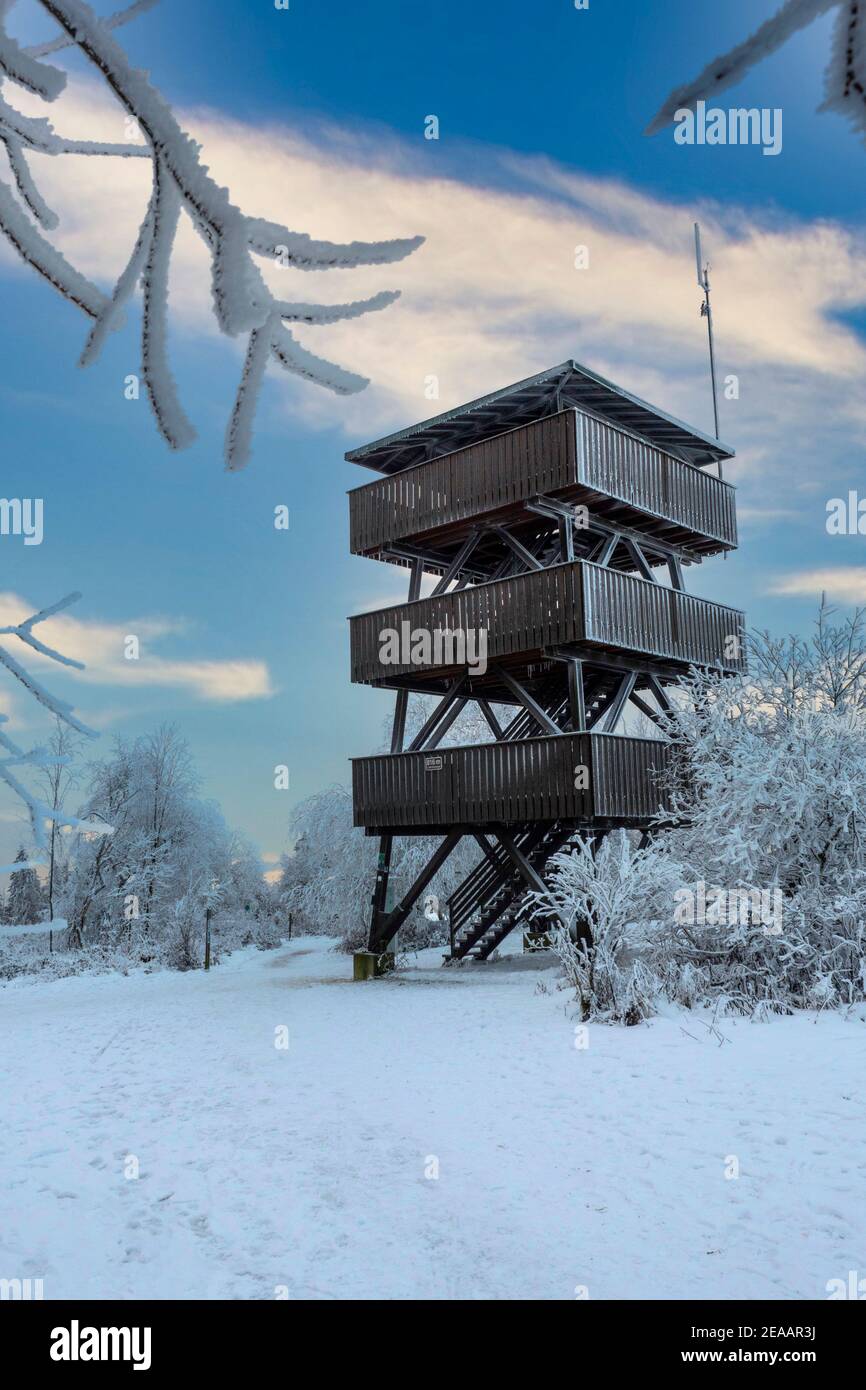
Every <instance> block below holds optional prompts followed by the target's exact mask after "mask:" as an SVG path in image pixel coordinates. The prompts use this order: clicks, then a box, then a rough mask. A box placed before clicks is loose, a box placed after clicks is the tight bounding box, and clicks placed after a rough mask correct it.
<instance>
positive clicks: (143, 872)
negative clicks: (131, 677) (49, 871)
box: [64, 725, 278, 969]
mask: <svg viewBox="0 0 866 1390" xmlns="http://www.w3.org/2000/svg"><path fill="white" fill-rule="evenodd" d="M84 807H85V812H86V814H87V815H88V816H89V817H91V818H92V820H93V821H94V822H96V823H99V822H100V821H101V820H103V819H104V820H106V821H109V822H110V823H111V824H112V825H113V826H114V833H113V834H112V835H111V836H110V837H109V838H102V839H98V838H95V837H90V836H83V837H81V838H80V839H79V841H78V843H77V845H76V847H75V849H74V853H73V854H72V856H71V864H70V874H69V880H68V884H67V886H66V889H65V895H64V906H65V913H66V917H67V920H68V921H69V925H70V941H71V944H72V945H75V946H85V945H92V946H101V947H104V948H105V949H107V950H121V951H123V952H125V954H126V956H127V957H129V956H132V957H136V956H137V957H138V958H139V959H145V960H148V961H150V960H154V959H159V960H163V961H164V962H165V963H167V964H169V965H172V966H175V967H179V968H182V969H190V968H193V967H194V966H195V967H197V966H200V965H201V964H202V960H203V939H204V927H205V913H206V911H207V909H208V907H209V906H210V907H211V909H212V910H214V911H215V913H216V918H217V920H216V921H215V936H216V939H218V940H221V941H222V942H224V944H225V945H226V946H233V945H236V944H241V943H242V942H243V941H245V940H246V941H254V942H257V943H258V944H270V943H272V942H274V941H275V940H276V939H277V938H278V932H277V930H276V925H275V923H274V920H273V918H274V903H273V900H272V896H271V893H270V890H269V888H268V885H267V884H266V883H265V881H264V877H263V873H262V865H261V862H260V860H259V856H258V854H257V853H256V851H255V849H254V848H253V846H252V845H251V844H250V843H249V842H248V841H247V840H246V839H245V838H244V837H243V836H240V835H237V834H235V833H233V832H232V831H231V830H230V829H229V827H228V826H227V825H226V823H225V820H224V818H223V816H222V813H221V812H220V810H219V808H218V807H217V806H215V805H214V804H213V803H212V802H210V801H203V800H201V798H200V797H199V796H198V777H197V774H196V770H195V767H194V765H193V762H192V758H191V755H190V751H189V747H188V745H187V743H186V741H185V740H184V739H183V737H182V736H181V735H180V733H179V732H178V730H177V729H176V728H174V727H173V726H171V725H163V726H162V727H161V728H159V729H157V730H156V731H155V732H154V733H152V734H147V735H143V736H142V737H140V738H137V739H133V740H129V739H117V740H116V741H115V744H114V747H113V749H112V751H111V753H110V754H109V756H108V757H107V758H105V759H104V760H103V761H101V762H97V763H94V764H93V765H92V767H91V769H90V779H89V785H88V786H87V789H86V800H85V803H84Z"/></svg>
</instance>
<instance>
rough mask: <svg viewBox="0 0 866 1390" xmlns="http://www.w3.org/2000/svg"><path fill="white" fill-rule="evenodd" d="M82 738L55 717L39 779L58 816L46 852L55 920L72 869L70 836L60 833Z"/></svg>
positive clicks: (51, 917)
mask: <svg viewBox="0 0 866 1390" xmlns="http://www.w3.org/2000/svg"><path fill="white" fill-rule="evenodd" d="M81 742H82V740H81V736H80V735H79V734H78V733H76V731H75V730H74V729H71V728H70V727H69V725H68V724H64V722H63V720H62V719H55V721H54V729H53V730H52V733H51V737H50V739H49V740H48V745H47V747H48V752H49V754H50V755H51V762H50V763H49V764H48V766H47V767H44V768H42V769H41V771H40V774H39V782H40V785H41V786H42V788H43V790H44V792H45V799H46V803H47V804H48V805H49V806H50V807H51V810H52V811H53V812H54V819H52V821H51V825H50V827H49V830H48V846H47V852H46V853H47V860H48V872H47V875H46V879H45V896H46V901H47V904H48V920H49V921H53V920H54V897H55V890H58V891H60V892H62V890H63V887H64V884H65V882H66V876H67V873H68V864H67V857H66V854H65V850H66V849H67V847H68V846H67V844H66V837H64V836H63V835H62V834H61V833H60V827H59V824H58V819H59V814H60V811H61V809H62V807H63V806H64V804H65V802H66V800H67V797H68V796H69V793H70V792H71V791H72V789H73V788H74V787H75V786H77V784H78V778H79V773H78V770H77V768H76V767H75V766H74V760H75V757H76V756H77V754H78V753H79V752H80V749H81Z"/></svg>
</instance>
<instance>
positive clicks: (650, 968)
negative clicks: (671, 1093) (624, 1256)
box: [547, 603, 866, 1018]
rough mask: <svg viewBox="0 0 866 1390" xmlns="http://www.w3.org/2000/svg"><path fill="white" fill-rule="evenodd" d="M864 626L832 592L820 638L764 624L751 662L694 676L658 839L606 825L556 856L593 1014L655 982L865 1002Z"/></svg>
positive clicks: (767, 1005) (685, 991) (568, 952)
mask: <svg viewBox="0 0 866 1390" xmlns="http://www.w3.org/2000/svg"><path fill="white" fill-rule="evenodd" d="M864 629H866V614H864V613H863V612H856V613H854V614H853V616H851V617H850V618H849V619H848V620H847V621H845V622H842V623H838V622H836V621H835V620H834V615H833V612H832V610H831V609H829V608H827V606H826V605H825V604H823V603H822V606H821V608H820V611H819V614H818V619H817V622H816V624H815V629H814V632H813V634H812V636H811V638H809V639H806V640H804V639H801V638H796V637H789V638H782V639H779V638H773V637H770V636H769V635H768V634H766V633H757V634H755V635H754V636H753V638H752V640H751V642H750V670H749V672H748V674H747V675H742V676H737V677H733V678H731V679H720V678H719V677H718V676H716V675H713V674H711V673H698V672H693V673H692V674H691V676H690V677H689V679H688V680H686V681H684V682H683V683H682V686H681V688H680V690H679V691H678V692H677V696H676V698H675V700H674V702H673V710H672V712H671V714H670V715H669V716H668V718H667V720H666V723H665V733H666V736H667V737H668V738H669V739H670V740H671V751H672V768H671V773H670V776H669V778H668V780H667V783H666V785H665V788H664V798H663V799H664V802H665V804H666V806H667V807H668V808H669V811H670V815H669V816H668V818H667V820H666V821H664V822H660V824H659V826H658V828H657V830H656V832H655V834H654V838H653V841H652V844H651V845H650V846H649V847H648V848H646V849H645V850H642V851H640V852H638V853H635V852H634V850H633V849H632V848H631V847H630V846H629V845H628V841H627V839H626V837H625V836H619V837H616V836H611V837H610V839H609V840H608V841H607V842H606V844H605V846H604V848H603V849H602V851H601V852H600V853H599V854H598V856H597V857H596V858H595V859H593V857H592V855H591V854H590V852H589V851H588V850H587V849H586V847H578V849H577V850H576V851H574V852H573V853H565V854H561V855H559V856H557V858H556V860H555V861H554V862H553V866H552V876H551V892H550V894H549V895H548V899H547V905H548V907H550V906H551V905H552V906H553V908H554V909H555V911H556V913H557V915H558V916H559V918H560V919H561V921H562V923H563V932H562V933H561V934H560V937H559V939H558V943H557V944H558V948H559V949H560V952H561V954H562V955H563V958H564V964H565V967H566V974H567V977H568V979H569V980H570V981H571V983H572V984H573V985H574V988H575V991H576V993H577V996H578V999H579V1001H580V1003H581V1007H582V1009H583V1011H584V1012H585V1013H587V1014H588V1015H590V1016H594V1017H610V1018H615V1017H620V1018H622V1017H626V1016H627V1015H628V1013H629V1010H630V1009H632V1004H633V1000H632V994H631V992H630V991H635V992H636V994H637V995H638V996H640V997H641V998H643V997H645V995H646V992H647V990H651V989H652V988H656V989H658V990H660V991H661V992H663V993H664V994H665V995H667V996H668V997H669V998H671V999H673V1000H675V1001H677V1002H679V1003H681V1004H683V1005H685V1006H686V1007H694V1006H696V1005H700V1004H704V1003H713V1004H714V1005H719V1006H721V1007H724V1008H727V1009H731V1010H736V1011H738V1012H742V1013H746V1014H749V1015H752V1016H761V1015H762V1014H765V1013H767V1012H789V1011H791V1010H793V1009H797V1008H827V1007H845V1006H847V1005H850V1004H852V1003H855V1002H858V1001H861V1000H863V999H864V997H866V992H864V991H866V952H864V947H866V820H864V816H866V631H864ZM582 923H588V924H589V928H590V931H591V943H590V942H589V941H587V940H584V942H583V944H581V941H580V939H578V940H574V939H573V938H574V937H575V936H578V938H579V933H578V932H576V931H575V927H576V926H577V925H579V924H582ZM637 1007H638V1010H639V1011H640V1010H641V1009H642V1007H643V1006H642V1004H641V1003H640V999H638V1002H637Z"/></svg>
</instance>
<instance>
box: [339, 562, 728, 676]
mask: <svg viewBox="0 0 866 1390" xmlns="http://www.w3.org/2000/svg"><path fill="white" fill-rule="evenodd" d="M349 623H350V633H351V666H352V680H353V681H356V682H359V683H361V684H368V685H376V684H387V683H388V682H390V681H392V680H393V679H394V678H395V677H400V676H405V675H408V674H410V673H412V672H415V673H417V674H420V673H422V672H425V671H426V672H431V671H434V670H439V671H449V670H456V669H464V668H465V667H467V666H468V665H470V664H472V663H476V664H477V657H478V655H479V645H478V641H479V634H481V633H483V634H484V638H485V642H486V647H485V649H484V654H485V657H486V662H487V664H488V665H491V664H493V663H494V662H497V661H499V660H501V659H503V658H509V657H515V656H520V655H524V656H526V658H527V660H528V661H529V660H533V659H537V658H538V657H539V656H540V655H541V653H542V652H543V651H544V649H545V648H548V649H549V648H551V647H560V646H570V645H573V644H589V645H596V646H600V647H605V648H613V649H616V650H617V651H622V652H631V653H636V654H640V655H642V656H647V657H650V658H652V657H657V658H661V659H662V660H664V661H665V662H674V663H677V664H681V665H682V666H684V667H686V666H690V665H695V666H715V665H716V664H719V665H720V666H721V667H722V669H724V670H727V671H736V670H739V669H741V667H742V664H743V659H742V657H741V656H739V655H738V654H737V649H736V643H737V641H738V638H739V634H740V632H741V629H742V624H743V614H742V613H740V612H738V611H737V610H736V609H734V608H725V607H723V606H722V605H721V604H717V603H710V602H708V601H707V600H706V599H700V598H694V597H693V596H692V595H691V594H685V593H681V592H679V591H678V590H675V589H668V588H665V587H663V586H662V585H660V584H653V583H651V582H650V581H649V580H646V579H637V578H635V577H634V576H632V575H628V574H623V573H621V572H620V571H619V570H608V569H602V568H601V567H600V566H599V565H593V564H590V563H589V562H588V561H585V560H576V561H573V562H571V563H569V564H565V565H555V566H553V567H552V568H551V569H545V570H534V571H531V572H529V573H527V574H520V575H516V576H514V577H512V578H510V579H498V580H494V581H493V582H492V583H490V584H479V585H477V586H476V587H475V588H470V589H460V590H457V591H456V592H455V593H450V594H441V595H439V596H438V597H436V598H426V599H419V600H417V601H416V602H415V603H404V604H396V605H394V606H393V607H391V608H384V609H381V610H379V611H377V612H374V613H362V614H360V615H358V616H357V617H354V618H350V619H349ZM413 632H418V633H423V634H426V635H427V637H428V639H429V642H430V648H431V650H430V652H429V659H427V660H425V659H424V657H425V656H426V655H427V653H424V652H423V651H422V650H421V647H420V645H419V646H417V647H415V648H414V649H413V645H412V638H411V634H412V633H413ZM389 633H396V634H397V636H398V638H399V639H400V645H401V648H402V650H401V651H400V652H399V653H394V652H391V651H389V649H388V644H389V642H390V639H389V638H388V637H387V636H386V635H385V634H389ZM437 634H439V637H438V639H437ZM437 641H438V646H437ZM395 655H397V656H398V659H397V660H394V659H393V657H394V656H395ZM385 658H391V659H389V660H387V662H386V660H385Z"/></svg>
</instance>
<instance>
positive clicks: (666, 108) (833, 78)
mask: <svg viewBox="0 0 866 1390" xmlns="http://www.w3.org/2000/svg"><path fill="white" fill-rule="evenodd" d="M834 8H837V9H838V11H839V13H838V15H837V18H836V26H835V29H834V34H833V48H832V53H831V57H830V62H829V65H828V67H827V71H826V74H825V83H826V87H825V102H824V107H823V108H822V109H824V110H835V111H840V112H843V113H844V114H845V115H847V116H849V117H850V119H851V120H852V121H853V123H854V124H855V125H857V126H858V127H859V129H860V130H861V131H863V132H864V133H866V13H864V11H863V5H862V0H786V3H785V4H784V5H782V7H781V9H779V10H778V11H777V12H776V14H775V15H773V16H772V18H770V19H768V20H766V21H765V23H763V24H762V25H761V26H760V28H758V29H757V30H756V31H755V33H754V34H752V35H751V36H750V37H749V38H748V39H746V40H745V41H744V42H743V43H741V44H738V45H737V46H736V48H732V49H731V50H730V52H728V53H725V54H723V55H722V56H721V57H720V58H714V59H713V61H712V62H711V63H708V64H707V66H706V67H705V68H704V70H703V72H701V73H700V74H699V75H698V76H697V77H696V78H695V79H694V81H693V82H689V83H687V85H686V86H684V87H677V88H676V89H675V90H674V91H673V92H671V94H670V96H669V97H668V98H667V100H666V101H665V102H664V103H663V105H662V106H661V108H660V110H659V111H658V113H657V114H656V115H655V116H654V117H653V119H652V121H651V122H650V124H649V126H648V127H647V131H646V133H647V135H654V134H655V133H656V132H657V131H659V130H663V129H664V127H665V126H667V125H670V123H671V121H673V120H674V118H675V116H676V113H677V112H678V111H681V110H692V109H693V108H694V107H695V106H696V104H697V103H698V102H699V101H702V100H711V99H712V98H713V97H715V96H717V95H718V94H719V93H720V92H723V91H725V90H726V89H727V88H728V87H732V86H733V85H734V84H735V83H736V82H739V80H740V78H741V77H743V76H744V74H745V73H747V72H748V71H749V69H750V68H753V67H755V65H756V64H757V63H760V62H761V61H762V60H763V59H764V58H767V57H769V55H770V54H771V53H774V52H775V51H776V50H777V49H778V48H781V47H782V45H783V44H785V43H787V41H788V39H790V38H791V37H792V36H793V35H794V34H795V33H797V32H798V31H799V30H800V29H804V28H805V27H806V26H807V25H808V24H811V23H812V21H813V20H815V19H818V18H819V16H820V15H823V14H826V13H827V12H828V11H829V10H832V9H834Z"/></svg>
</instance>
